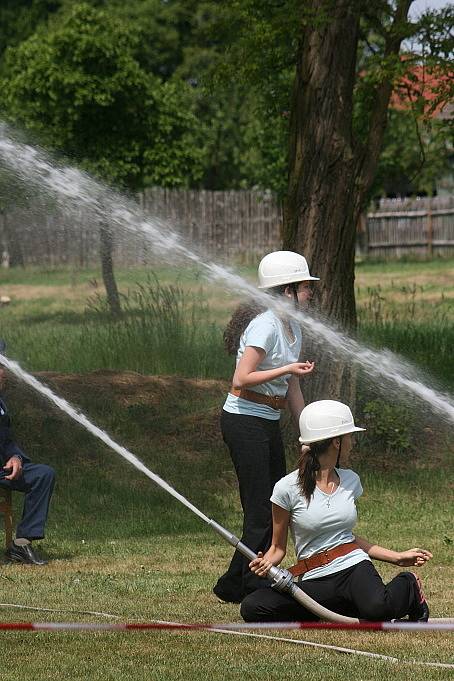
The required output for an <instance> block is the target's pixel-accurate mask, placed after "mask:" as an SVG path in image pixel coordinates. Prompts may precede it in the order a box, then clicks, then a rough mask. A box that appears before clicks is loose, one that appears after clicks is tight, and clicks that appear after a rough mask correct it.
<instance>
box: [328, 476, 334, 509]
mask: <svg viewBox="0 0 454 681" xmlns="http://www.w3.org/2000/svg"><path fill="white" fill-rule="evenodd" d="M330 487H331V492H330V493H329V494H328V498H327V500H326V505H327V506H328V508H331V497H332V496H333V490H334V482H331V483H330Z"/></svg>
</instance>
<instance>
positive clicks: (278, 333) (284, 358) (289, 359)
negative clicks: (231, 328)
mask: <svg viewBox="0 0 454 681" xmlns="http://www.w3.org/2000/svg"><path fill="white" fill-rule="evenodd" d="M290 326H291V329H292V332H293V337H294V340H293V341H292V342H290V341H289V339H288V338H287V337H286V335H285V331H284V327H283V325H282V322H281V320H280V319H279V317H278V316H277V315H276V314H275V313H274V312H273V311H272V310H267V311H266V312H263V313H262V314H260V315H258V316H257V317H255V318H254V319H253V320H252V321H251V322H249V324H248V326H247V327H246V329H245V330H244V332H243V333H242V335H241V338H240V345H239V348H238V352H237V356H236V363H237V364H238V362H239V361H240V359H241V357H242V356H243V353H244V350H245V348H246V347H248V346H252V347H255V348H262V350H265V353H266V354H265V357H264V358H263V361H262V362H260V364H259V365H258V366H257V371H265V370H266V369H277V368H278V367H282V366H285V365H286V364H292V363H293V362H298V361H299V359H300V353H301V344H302V336H301V328H300V327H299V326H298V324H297V323H296V322H295V321H293V320H290ZM290 377H291V374H285V375H284V376H279V378H275V379H274V380H272V381H269V382H268V383H261V384H260V385H254V386H253V387H251V388H249V389H250V390H254V391H255V392H257V393H262V394H264V395H269V396H271V397H274V396H276V395H277V396H279V397H285V396H286V394H287V390H288V382H289V380H290ZM224 409H225V411H228V412H230V413H231V414H245V415H247V416H260V417H261V418H265V419H271V420H276V421H277V420H278V419H279V418H280V415H281V412H280V410H279V409H273V408H272V407H269V406H268V405H266V404H257V403H256V402H250V401H249V400H243V399H242V398H241V397H235V395H232V394H230V393H229V394H228V395H227V399H226V401H225V404H224Z"/></svg>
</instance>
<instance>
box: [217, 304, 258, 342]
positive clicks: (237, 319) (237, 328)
mask: <svg viewBox="0 0 454 681" xmlns="http://www.w3.org/2000/svg"><path fill="white" fill-rule="evenodd" d="M265 309H266V308H265V307H264V306H263V305H260V304H259V303H255V302H254V301H253V300H251V301H249V302H247V303H241V305H238V307H237V308H236V310H235V311H234V313H233V315H232V317H231V319H230V321H229V323H228V324H227V326H226V327H225V331H224V336H223V338H224V347H225V349H226V351H227V352H228V354H229V355H236V353H237V352H238V348H239V346H240V338H241V334H242V333H243V331H244V330H245V328H246V327H247V326H248V324H249V323H250V322H251V321H252V320H253V319H254V318H255V317H257V315H259V314H261V313H262V312H264V311H265Z"/></svg>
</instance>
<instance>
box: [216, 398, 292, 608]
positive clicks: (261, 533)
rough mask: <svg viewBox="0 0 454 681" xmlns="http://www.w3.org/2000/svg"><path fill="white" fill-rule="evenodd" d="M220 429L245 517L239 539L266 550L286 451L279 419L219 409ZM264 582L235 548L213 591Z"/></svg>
mask: <svg viewBox="0 0 454 681" xmlns="http://www.w3.org/2000/svg"><path fill="white" fill-rule="evenodd" d="M221 430H222V436H223V438H224V442H225V443H226V444H227V446H228V448H229V452H230V456H231V457H232V461H233V465H234V466H235V471H236V474H237V477H238V483H239V488H240V498H241V505H242V507H243V513H244V521H243V533H242V536H241V541H242V542H243V543H244V544H246V546H248V547H249V548H250V549H252V550H253V551H255V552H257V551H266V550H267V549H268V548H269V546H270V544H271V536H272V520H271V502H270V496H271V493H272V491H273V488H274V485H275V484H276V482H277V481H278V480H280V479H281V478H282V477H283V476H284V475H285V474H286V467H285V452H284V445H283V443H282V437H281V431H280V428H279V421H271V420H269V419H263V418H259V417H257V416H244V415H242V414H230V413H229V412H227V411H224V410H222V415H221ZM263 586H267V580H263V579H261V578H259V577H256V576H255V575H254V574H253V573H252V572H251V571H250V570H249V561H248V559H247V558H244V557H243V556H242V555H241V554H240V553H238V551H236V552H235V553H234V555H233V558H232V561H231V563H230V565H229V568H228V570H227V572H226V573H225V574H224V575H222V577H220V578H219V580H218V582H217V584H216V586H215V593H217V595H218V596H224V597H225V599H226V600H232V601H235V600H236V601H238V602H239V601H241V599H242V598H243V596H244V595H245V594H247V593H251V592H252V591H254V590H256V589H260V588H262V587H263Z"/></svg>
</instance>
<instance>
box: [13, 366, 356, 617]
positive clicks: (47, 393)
mask: <svg viewBox="0 0 454 681" xmlns="http://www.w3.org/2000/svg"><path fill="white" fill-rule="evenodd" d="M0 364H2V365H3V366H4V367H5V368H6V369H8V370H9V371H10V372H11V373H12V374H14V375H15V376H16V377H17V378H18V379H19V380H21V381H22V382H23V383H26V384H27V385H29V386H30V387H31V388H33V389H34V390H36V391H37V392H38V393H39V394H40V395H43V396H44V397H46V398H47V399H48V400H49V401H50V402H52V404H54V405H55V406H57V407H58V408H59V409H61V410H62V411H63V412H65V414H67V415H68V416H70V417H71V418H72V419H74V421H77V423H80V424H81V425H82V426H84V427H85V428H86V429H87V430H88V431H89V432H90V433H92V435H94V436H95V437H97V438H98V439H99V440H101V441H102V442H104V443H105V444H106V445H107V446H108V447H110V448H111V449H113V450H114V451H115V452H117V454H120V456H121V457H123V459H126V461H129V463H131V464H132V465H133V466H134V467H135V468H137V470H139V471H141V472H142V473H144V474H145V475H146V476H147V477H148V478H150V480H152V481H153V482H154V483H156V484H157V485H158V486H159V487H161V489H163V490H164V491H165V492H167V493H168V494H170V495H171V496H173V497H174V498H175V499H177V501H179V502H180V503H181V504H183V505H184V506H186V508H187V509H189V510H190V511H192V513H194V514H195V515H196V516H197V517H198V518H200V519H201V520H203V522H205V523H206V524H207V525H209V526H210V527H211V528H212V529H213V530H214V531H215V532H216V533H217V534H218V535H219V536H220V537H222V538H223V539H225V541H227V542H228V543H229V544H230V545H231V546H233V548H235V549H236V550H237V551H239V552H240V553H241V554H242V555H243V556H246V558H248V560H254V558H257V554H256V553H254V551H252V550H251V549H250V548H249V547H247V546H246V545H245V544H243V542H241V541H240V540H239V539H238V537H236V536H235V535H234V534H232V532H230V531H229V530H226V529H225V528H224V527H222V525H219V523H217V522H216V521H215V520H212V519H211V518H208V516H206V515H205V514H204V513H202V511H200V510H199V509H198V508H197V507H196V506H194V504H192V503H191V502H190V501H189V500H188V499H186V497H184V496H183V495H182V494H180V493H179V492H177V490H176V489H174V488H173V487H171V485H169V484H168V483H167V482H166V481H165V480H163V479H162V478H160V477H159V475H156V473H153V472H152V471H151V470H150V469H149V468H147V467H146V466H145V464H143V463H142V461H140V459H138V458H137V456H135V454H133V453H132V452H130V451H129V450H127V449H126V448H125V447H123V446H121V445H119V444H118V443H117V442H115V440H113V439H112V438H111V437H110V435H108V433H106V431H104V430H102V429H101V428H99V427H98V426H96V425H95V424H93V423H92V422H91V421H90V420H89V419H88V418H87V417H86V416H85V414H83V413H82V412H80V411H78V410H77V409H75V407H73V406H72V405H71V404H70V403H69V402H67V401H66V400H65V399H63V398H62V397H59V396H58V395H56V394H55V393H54V392H53V391H52V390H51V389H50V388H49V387H48V386H46V385H44V384H43V383H41V382H40V381H38V380H37V379H36V378H35V377H34V376H32V375H31V374H29V373H27V372H26V371H24V370H23V369H22V368H21V367H20V366H19V364H18V363H17V362H14V361H12V360H10V359H8V358H7V357H5V356H4V355H2V354H1V353H0ZM267 577H268V579H269V580H270V581H271V582H272V585H273V587H274V588H276V589H277V590H278V591H282V592H283V593H288V594H289V595H290V596H292V598H294V599H295V600H296V601H297V602H298V603H299V604H300V605H302V606H303V607H304V608H306V609H307V610H309V611H310V612H312V613H314V614H315V615H317V617H320V619H323V620H327V621H329V622H341V623H345V624H356V623H358V621H359V620H358V619H356V618H353V617H345V616H344V615H339V614H337V613H334V612H331V610H328V609H327V608H325V607H323V606H322V605H320V604H319V603H317V602H316V601H314V600H313V599H312V598H310V596H308V595H307V594H306V593H304V591H303V590H302V589H300V588H299V586H298V585H297V584H295V582H294V581H293V575H292V574H291V573H290V572H289V571H288V570H285V569H283V568H279V567H272V568H271V570H270V571H269V572H268V575H267Z"/></svg>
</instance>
